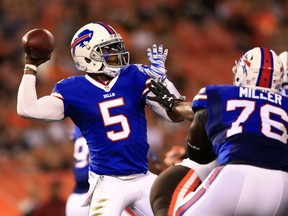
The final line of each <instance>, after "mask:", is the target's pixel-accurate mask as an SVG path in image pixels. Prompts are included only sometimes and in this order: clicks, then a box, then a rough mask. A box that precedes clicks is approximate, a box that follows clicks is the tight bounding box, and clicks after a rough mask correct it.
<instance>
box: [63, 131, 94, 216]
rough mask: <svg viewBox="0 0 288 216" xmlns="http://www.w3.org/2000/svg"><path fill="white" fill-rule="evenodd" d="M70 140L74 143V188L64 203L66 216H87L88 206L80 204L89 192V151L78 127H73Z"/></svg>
mask: <svg viewBox="0 0 288 216" xmlns="http://www.w3.org/2000/svg"><path fill="white" fill-rule="evenodd" d="M71 138H72V140H73V143H74V153H73V157H74V159H75V163H74V169H73V173H74V179H75V186H74V189H73V192H72V193H71V194H70V195H69V197H68V199H67V202H66V216H79V215H83V216H86V215H88V214H89V206H81V204H82V203H83V202H84V201H85V198H86V193H87V192H88V190H89V183H88V171H89V169H88V167H89V150H88V146H87V142H86V140H85V138H84V137H83V136H82V133H81V131H80V130H79V128H78V127H76V126H75V127H74V129H73V132H72V137H71Z"/></svg>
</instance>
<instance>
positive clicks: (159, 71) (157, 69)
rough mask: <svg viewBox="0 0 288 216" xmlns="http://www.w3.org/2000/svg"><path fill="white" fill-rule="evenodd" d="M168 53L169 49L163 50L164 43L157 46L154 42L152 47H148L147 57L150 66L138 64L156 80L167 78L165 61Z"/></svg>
mask: <svg viewBox="0 0 288 216" xmlns="http://www.w3.org/2000/svg"><path fill="white" fill-rule="evenodd" d="M167 55H168V49H165V50H164V52H163V45H162V44H160V45H159V47H157V45H156V44H153V46H152V49H151V48H148V49H147V57H148V60H149V62H150V64H151V65H150V66H146V65H138V67H139V69H140V70H141V71H142V72H143V73H145V74H147V75H148V76H150V77H152V78H153V79H154V80H159V81H163V80H165V79H166V72H167V70H166V69H165V61H166V58H167Z"/></svg>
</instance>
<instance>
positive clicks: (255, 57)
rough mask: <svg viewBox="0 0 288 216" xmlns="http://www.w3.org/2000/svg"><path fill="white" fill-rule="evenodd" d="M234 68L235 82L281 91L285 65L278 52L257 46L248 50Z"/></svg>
mask: <svg viewBox="0 0 288 216" xmlns="http://www.w3.org/2000/svg"><path fill="white" fill-rule="evenodd" d="M235 64H236V65H235V66H234V67H233V68H232V71H233V73H234V79H233V84H234V85H237V86H245V87H250V88H255V89H263V90H268V91H272V92H280V91H281V85H282V80H283V72H284V71H283V65H282V62H281V60H280V59H279V58H278V56H277V55H276V53H275V52H274V51H273V50H271V49H267V48H261V47H256V48H253V49H251V50H249V51H248V52H246V53H245V54H244V55H243V56H242V57H241V58H240V59H239V60H238V62H235Z"/></svg>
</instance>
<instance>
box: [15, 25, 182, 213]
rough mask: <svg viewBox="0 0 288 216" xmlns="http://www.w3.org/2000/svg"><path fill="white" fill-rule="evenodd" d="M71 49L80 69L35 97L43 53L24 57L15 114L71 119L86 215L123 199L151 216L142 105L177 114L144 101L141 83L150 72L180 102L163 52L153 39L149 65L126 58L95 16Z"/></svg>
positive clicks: (109, 209) (119, 206) (118, 206)
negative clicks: (77, 137)
mask: <svg viewBox="0 0 288 216" xmlns="http://www.w3.org/2000/svg"><path fill="white" fill-rule="evenodd" d="M70 48H71V54H72V57H73V60H74V61H75V64H76V67H77V68H78V69H79V70H81V71H84V72H86V73H87V74H86V75H84V76H73V77H69V78H67V79H64V80H62V81H60V82H58V83H56V84H55V87H54V89H53V92H52V95H47V96H44V97H41V98H38V97H37V92H36V87H35V85H36V73H37V67H38V66H39V65H41V64H42V63H44V62H46V61H47V60H48V58H47V59H38V60H37V59H31V58H30V57H29V56H27V55H26V57H25V68H24V75H23V78H22V81H21V83H20V86H19V90H18V100H17V111H18V114H19V115H20V116H22V117H25V118H30V119H40V120H46V121H53V120H63V119H64V118H66V117H70V118H71V119H72V121H73V122H74V123H75V125H76V126H78V127H79V128H80V130H81V132H82V134H83V136H84V137H85V139H86V141H87V144H88V148H89V154H90V164H89V183H90V188H89V191H88V194H87V199H86V202H85V203H84V205H90V210H89V215H96V214H102V215H108V216H115V215H120V214H121V212H122V211H123V209H124V208H125V207H126V206H129V205H132V206H133V207H134V208H136V209H137V210H139V211H140V212H142V214H144V215H145V216H150V215H153V213H152V210H151V207H150V203H149V193H150V188H151V185H152V183H153V182H154V180H155V178H156V177H157V176H156V175H155V174H153V173H151V172H150V171H149V170H148V159H147V153H148V150H149V144H148V143H147V125H146V118H145V105H148V106H149V107H150V108H151V109H152V110H153V111H155V112H156V113H157V114H159V115H161V116H162V117H164V118H165V119H167V120H169V121H174V122H179V121H183V120H184V119H183V118H181V117H179V116H177V115H175V114H174V113H172V112H167V111H166V110H165V109H164V108H162V107H161V106H159V105H158V104H157V103H155V102H151V101H150V102H149V101H148V100H146V96H147V94H152V93H151V92H150V91H149V89H148V88H147V87H146V84H147V83H149V82H150V81H151V79H152V78H154V79H161V80H162V81H163V82H165V83H166V84H167V87H168V88H169V89H170V90H171V91H172V92H173V93H174V94H175V95H176V97H178V99H179V100H181V98H180V94H179V93H178V91H177V90H176V89H175V87H174V85H173V84H172V83H171V82H169V81H168V80H167V79H166V69H165V65H164V63H165V60H166V56H167V53H168V50H163V47H162V46H159V47H158V48H157V46H156V45H153V48H152V50H151V49H148V52H147V54H148V59H149V61H150V63H151V66H144V65H139V64H129V52H128V51H127V50H126V49H125V46H124V42H123V40H122V37H121V35H119V34H118V33H117V32H116V31H115V30H114V29H113V28H112V27H111V26H109V25H107V24H105V23H99V22H97V23H89V24H87V25H85V26H83V27H82V28H80V29H79V30H78V31H77V32H76V33H75V35H74V37H73V39H72V42H71V47H70ZM163 51H164V52H163ZM151 77H152V78H151Z"/></svg>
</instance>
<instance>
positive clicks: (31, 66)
mask: <svg viewBox="0 0 288 216" xmlns="http://www.w3.org/2000/svg"><path fill="white" fill-rule="evenodd" d="M25 70H33V71H35V72H37V66H36V65H33V64H25V65H24V71H25Z"/></svg>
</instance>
